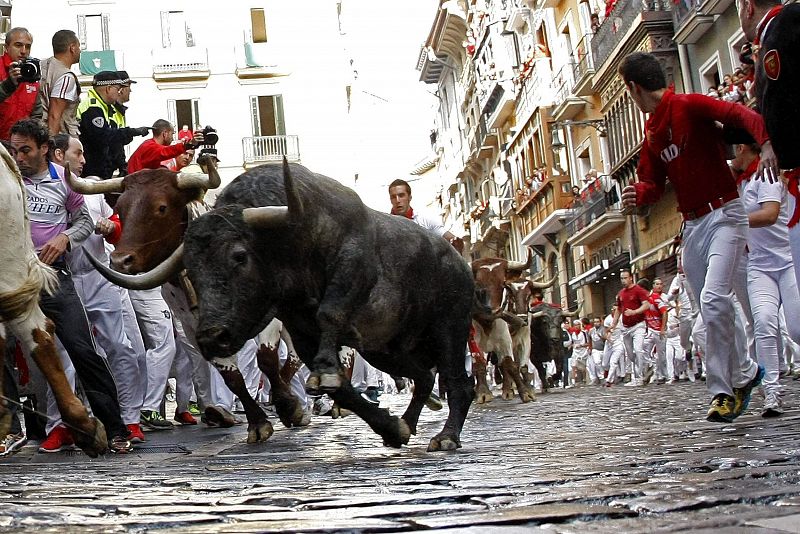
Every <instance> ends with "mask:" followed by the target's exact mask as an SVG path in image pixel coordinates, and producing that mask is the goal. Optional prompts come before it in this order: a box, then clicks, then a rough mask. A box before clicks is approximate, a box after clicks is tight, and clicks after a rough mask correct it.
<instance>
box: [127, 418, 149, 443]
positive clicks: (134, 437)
mask: <svg viewBox="0 0 800 534" xmlns="http://www.w3.org/2000/svg"><path fill="white" fill-rule="evenodd" d="M128 432H130V437H129V438H128V441H130V442H131V443H141V442H143V441H147V440H146V439H145V438H144V432H142V427H140V426H139V423H131V424H129V425H128Z"/></svg>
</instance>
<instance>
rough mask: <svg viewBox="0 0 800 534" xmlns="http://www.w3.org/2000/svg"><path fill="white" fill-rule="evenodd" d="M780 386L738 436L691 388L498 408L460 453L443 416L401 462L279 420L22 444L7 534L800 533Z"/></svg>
mask: <svg viewBox="0 0 800 534" xmlns="http://www.w3.org/2000/svg"><path fill="white" fill-rule="evenodd" d="M785 385H786V386H787V387H786V389H787V395H786V400H787V406H788V407H789V408H790V409H789V410H788V411H787V413H786V414H785V415H784V416H783V417H782V418H779V419H772V420H764V419H762V418H761V417H760V416H759V409H760V405H761V403H762V400H761V399H760V398H758V397H755V396H754V399H753V402H752V403H751V406H750V409H749V412H748V413H747V414H746V415H744V416H742V417H741V418H739V419H738V420H737V421H736V423H735V424H732V425H717V424H712V423H708V422H706V421H705V420H704V418H703V417H704V415H705V410H706V405H707V402H708V398H707V395H706V391H705V387H704V384H702V383H699V382H698V383H697V384H696V385H695V384H690V383H683V382H682V383H679V384H676V385H673V386H666V385H664V386H648V387H644V388H624V387H616V388H613V389H611V390H606V389H601V388H596V387H592V388H589V387H585V388H579V389H573V390H568V391H561V390H559V391H557V392H555V393H552V394H547V395H539V396H538V400H537V401H536V402H534V403H530V404H526V405H522V404H520V402H519V400H514V401H511V402H506V401H503V400H501V399H499V398H496V399H495V400H494V402H492V403H491V404H489V405H485V406H477V405H473V407H472V409H471V411H470V415H469V417H468V419H467V424H466V427H465V431H464V434H463V435H462V438H463V445H464V447H463V448H462V449H460V450H459V451H457V452H455V453H450V454H448V453H426V452H425V448H426V446H427V443H428V440H429V439H430V437H432V436H433V435H434V434H435V433H436V432H438V431H439V429H440V427H441V425H442V424H443V421H444V418H445V415H446V409H445V410H442V411H440V412H430V411H428V410H424V411H423V418H422V421H421V424H420V428H419V433H418V435H417V436H415V437H414V436H412V439H411V443H410V445H409V446H408V447H404V448H403V449H400V450H394V449H389V448H385V447H383V446H381V444H380V439H379V438H378V437H376V436H375V435H373V434H372V433H371V432H370V431H369V429H368V428H367V427H366V425H365V424H364V423H363V422H362V421H361V420H359V419H357V418H356V417H355V416H351V417H348V418H346V419H338V420H330V419H328V418H323V417H314V419H313V421H312V424H311V425H310V426H309V427H306V428H303V429H299V430H287V429H285V428H283V427H281V426H279V423H276V432H275V434H274V435H273V437H272V438H271V439H270V440H269V441H268V442H267V443H264V444H259V445H247V444H245V443H243V442H244V439H245V435H246V432H245V427H243V426H237V427H234V428H233V429H225V430H223V429H208V428H204V427H202V426H198V427H183V428H177V429H175V430H173V431H166V432H161V433H149V434H148V435H147V436H148V441H147V442H146V443H144V444H142V445H140V447H141V448H140V449H137V451H136V452H135V453H134V454H132V455H126V456H116V457H115V456H107V457H105V458H99V459H97V460H90V459H88V458H86V457H85V456H83V455H82V454H79V453H59V454H51V455H48V454H42V453H38V452H36V445H35V444H34V443H29V444H28V445H26V447H25V448H24V449H22V450H21V451H20V452H19V453H18V454H16V455H15V456H13V457H11V458H6V459H3V460H2V461H0V480H2V482H0V500H2V502H3V505H2V507H1V508H0V530H3V531H4V532H22V531H32V530H34V529H36V530H37V531H38V532H64V531H70V532H82V531H107V532H116V531H126V530H127V531H137V532H143V531H151V530H158V529H167V528H168V529H169V530H170V531H172V532H209V533H210V532H256V531H262V532H263V531H277V530H286V531H293V532H298V531H337V530H348V531H403V530H426V529H440V531H442V530H446V531H459V532H465V531H474V532H478V531H479V529H481V530H480V531H481V532H522V531H525V532H531V531H541V532H592V531H603V532H607V531H616V532H640V531H652V530H662V531H678V530H694V531H708V532H711V531H713V532H715V533H717V534H719V533H723V532H742V531H745V532H800V425H799V424H798V423H799V422H800V412H798V411H797V410H796V409H794V407H796V406H798V405H799V404H800V382H794V381H790V380H789V381H786V382H785ZM408 399H409V397H408V396H407V395H393V396H390V395H384V396H383V397H381V401H382V405H383V406H385V407H387V406H388V407H389V408H390V409H391V410H392V411H393V412H394V413H402V410H403V409H404V406H405V403H406V402H407V401H408ZM487 526H491V530H485V528H486V527H487Z"/></svg>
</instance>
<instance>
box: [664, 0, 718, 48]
mask: <svg viewBox="0 0 800 534" xmlns="http://www.w3.org/2000/svg"><path fill="white" fill-rule="evenodd" d="M701 3H702V0H681V1H680V2H678V3H677V4H676V5H675V6H674V7H673V8H672V17H673V20H674V22H675V42H676V43H679V44H694V43H696V42H697V41H699V40H700V38H701V37H702V36H703V35H705V33H706V32H707V31H708V30H709V29H710V28H711V26H713V25H714V15H704V14H703V13H702V12H701V11H700V4H701Z"/></svg>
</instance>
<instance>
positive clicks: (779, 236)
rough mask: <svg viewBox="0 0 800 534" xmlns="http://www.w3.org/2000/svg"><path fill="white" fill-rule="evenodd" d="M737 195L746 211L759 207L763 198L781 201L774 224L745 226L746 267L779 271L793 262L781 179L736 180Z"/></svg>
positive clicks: (765, 200)
mask: <svg viewBox="0 0 800 534" xmlns="http://www.w3.org/2000/svg"><path fill="white" fill-rule="evenodd" d="M739 196H741V198H742V203H743V204H744V210H745V212H746V213H748V214H750V213H753V212H754V211H758V210H759V209H761V204H762V203H763V202H780V205H781V211H780V214H779V215H778V220H777V221H775V224H772V225H770V226H764V227H762V228H748V229H747V248H748V250H749V254H748V261H747V265H748V267H749V268H751V269H757V270H759V271H782V270H783V269H786V268H787V267H792V266H793V265H794V264H793V262H792V248H791V246H790V245H789V228H788V226H787V224H788V223H789V213H788V210H787V207H786V188H785V187H784V185H783V182H781V181H780V180H779V181H777V182H775V183H769V182H766V181H762V180H758V179H755V178H752V179H750V180H747V181H743V182H742V183H741V184H739Z"/></svg>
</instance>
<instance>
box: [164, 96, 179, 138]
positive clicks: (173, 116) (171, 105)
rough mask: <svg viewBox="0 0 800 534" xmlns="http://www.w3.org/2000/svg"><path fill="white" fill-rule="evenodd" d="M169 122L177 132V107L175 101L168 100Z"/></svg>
mask: <svg viewBox="0 0 800 534" xmlns="http://www.w3.org/2000/svg"><path fill="white" fill-rule="evenodd" d="M167 120H168V121H169V123H170V124H171V125H172V129H173V130H175V131H176V132H178V131H180V130H179V129H178V110H177V107H176V106H175V100H167Z"/></svg>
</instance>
